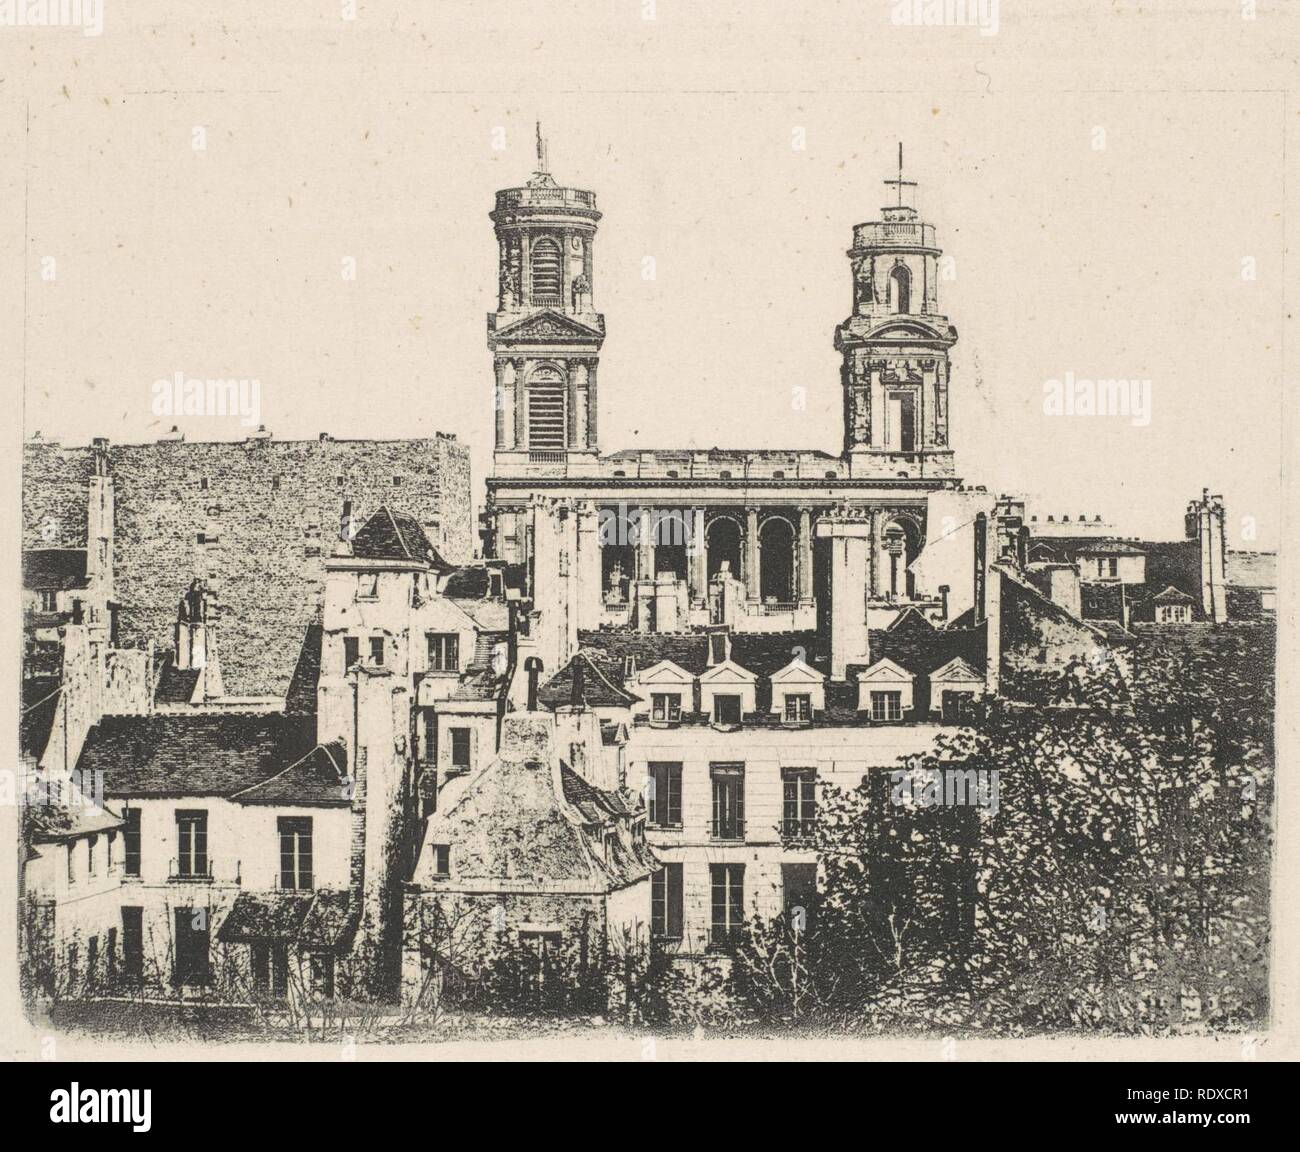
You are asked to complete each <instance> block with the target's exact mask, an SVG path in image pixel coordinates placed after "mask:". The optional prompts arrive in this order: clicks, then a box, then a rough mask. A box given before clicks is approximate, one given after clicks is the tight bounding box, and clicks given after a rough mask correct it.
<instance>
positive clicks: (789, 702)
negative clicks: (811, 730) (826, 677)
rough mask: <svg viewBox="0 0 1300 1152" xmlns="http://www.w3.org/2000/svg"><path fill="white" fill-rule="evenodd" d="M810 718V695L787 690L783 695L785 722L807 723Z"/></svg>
mask: <svg viewBox="0 0 1300 1152" xmlns="http://www.w3.org/2000/svg"><path fill="white" fill-rule="evenodd" d="M811 720H812V696H811V695H810V694H805V693H795V692H787V693H786V696H785V721H786V723H787V724H807V723H809V722H810V721H811Z"/></svg>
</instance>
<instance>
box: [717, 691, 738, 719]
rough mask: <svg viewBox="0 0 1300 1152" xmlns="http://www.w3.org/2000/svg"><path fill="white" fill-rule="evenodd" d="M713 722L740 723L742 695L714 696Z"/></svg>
mask: <svg viewBox="0 0 1300 1152" xmlns="http://www.w3.org/2000/svg"><path fill="white" fill-rule="evenodd" d="M713 722H714V723H715V724H739V723H740V697H739V696H720V695H719V696H714V697H713Z"/></svg>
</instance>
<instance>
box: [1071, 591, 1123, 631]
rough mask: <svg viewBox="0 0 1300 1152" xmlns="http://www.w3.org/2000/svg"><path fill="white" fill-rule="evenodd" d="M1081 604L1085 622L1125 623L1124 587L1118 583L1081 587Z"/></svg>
mask: <svg viewBox="0 0 1300 1152" xmlns="http://www.w3.org/2000/svg"><path fill="white" fill-rule="evenodd" d="M1079 602H1080V604H1081V605H1082V611H1083V618H1084V619H1085V620H1089V621H1095V620H1118V621H1119V622H1120V623H1123V620H1124V585H1123V584H1121V583H1119V582H1118V581H1104V582H1102V583H1092V582H1088V583H1084V584H1081V585H1079Z"/></svg>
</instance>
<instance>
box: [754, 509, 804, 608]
mask: <svg viewBox="0 0 1300 1152" xmlns="http://www.w3.org/2000/svg"><path fill="white" fill-rule="evenodd" d="M794 540H795V533H794V525H793V524H791V523H790V521H789V520H787V519H785V517H783V516H771V517H769V518H768V519H766V520H764V521H763V526H762V527H761V528H759V530H758V544H759V552H758V594H759V596H760V597H761V598H762V600H763V601H764V602H765V603H766V602H768V601H772V600H775V601H776V602H777V603H779V604H788V603H790V602H792V601H793V600H794Z"/></svg>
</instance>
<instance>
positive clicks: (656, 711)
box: [650, 692, 682, 721]
mask: <svg viewBox="0 0 1300 1152" xmlns="http://www.w3.org/2000/svg"><path fill="white" fill-rule="evenodd" d="M650 718H651V719H652V720H665V721H676V720H680V719H681V718H682V698H681V695H680V694H679V693H676V692H654V693H651V696H650Z"/></svg>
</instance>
